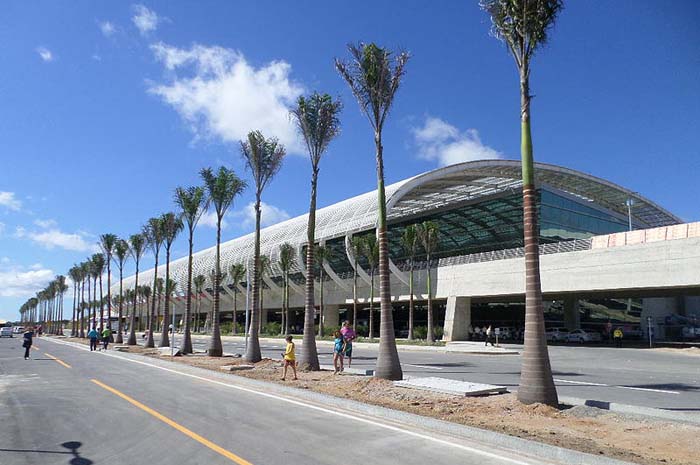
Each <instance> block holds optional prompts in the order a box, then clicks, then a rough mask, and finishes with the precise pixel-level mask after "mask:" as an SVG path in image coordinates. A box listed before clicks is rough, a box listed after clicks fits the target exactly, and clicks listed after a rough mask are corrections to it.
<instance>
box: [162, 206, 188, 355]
mask: <svg viewBox="0 0 700 465" xmlns="http://www.w3.org/2000/svg"><path fill="white" fill-rule="evenodd" d="M161 221H162V223H163V236H164V240H165V282H166V283H168V282H170V249H171V247H172V246H173V242H175V238H176V237H177V235H178V234H180V231H182V228H183V227H184V224H183V223H182V220H181V219H180V217H179V216H177V215H175V213H172V212H170V213H165V214H164V215H163V216H162V217H161ZM165 287H166V297H165V305H164V307H163V332H162V333H161V336H160V346H161V347H168V346H169V345H170V341H169V339H168V322H169V321H170V294H168V292H167V287H168V286H167V285H166V286H165ZM174 330H175V329H174V328H173V331H174Z"/></svg>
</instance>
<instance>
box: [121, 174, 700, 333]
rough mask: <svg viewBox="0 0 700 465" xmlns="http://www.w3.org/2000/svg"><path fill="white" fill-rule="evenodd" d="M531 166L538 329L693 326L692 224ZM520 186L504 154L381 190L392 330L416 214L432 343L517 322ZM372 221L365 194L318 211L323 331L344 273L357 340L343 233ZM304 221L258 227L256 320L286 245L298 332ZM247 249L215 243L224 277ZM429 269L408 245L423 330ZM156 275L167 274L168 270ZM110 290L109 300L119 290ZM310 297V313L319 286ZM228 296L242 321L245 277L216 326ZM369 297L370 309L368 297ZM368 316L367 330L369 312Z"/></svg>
mask: <svg viewBox="0 0 700 465" xmlns="http://www.w3.org/2000/svg"><path fill="white" fill-rule="evenodd" d="M535 170H536V182H537V186H538V195H539V220H540V253H541V257H542V263H541V267H542V285H543V293H544V299H545V301H546V303H545V317H546V321H547V325H548V326H551V327H566V328H568V329H576V328H588V329H593V330H597V331H603V330H604V328H605V327H606V325H607V323H608V322H611V323H613V324H614V325H620V326H623V327H624V328H626V329H627V330H628V332H629V334H630V335H635V334H637V333H638V332H640V331H641V332H644V331H645V328H646V327H648V326H649V324H651V325H652V326H653V331H654V334H655V337H658V338H669V339H674V338H677V337H680V331H681V328H682V327H684V326H688V325H696V324H697V321H696V319H697V316H700V299H698V297H697V295H698V294H700V272H698V270H700V224H699V223H683V221H682V220H681V219H680V218H678V217H677V216H675V215H673V214H672V213H671V212H669V211H667V210H666V209H664V208H663V207H661V206H659V205H657V204H656V203H654V202H653V201H651V200H649V199H646V198H644V197H642V196H640V195H639V194H637V193H635V192H632V191H630V190H628V189H625V188H623V187H621V186H618V185H615V184H613V183H611V182H609V181H606V180H604V179H600V178H596V177H594V176H590V175H588V174H585V173H581V172H578V171H575V170H571V169H568V168H564V167H559V166H554V165H548V164H542V163H537V164H536V165H535ZM521 187H522V181H521V172H520V162H519V161H513V160H483V161H474V162H466V163H460V164H456V165H452V166H447V167H444V168H440V169H436V170H434V171H430V172H427V173H423V174H420V175H418V176H415V177H412V178H409V179H406V180H403V181H400V182H397V183H394V184H391V185H389V186H387V188H386V198H387V215H388V225H389V228H388V229H389V247H390V270H391V289H392V294H393V301H394V312H395V317H394V318H395V327H396V332H397V336H399V337H401V336H404V337H405V335H406V333H407V328H408V321H407V320H408V299H409V287H408V282H409V279H408V272H407V271H408V263H409V262H408V259H409V257H408V256H407V253H406V251H405V250H404V249H403V247H402V245H401V237H402V235H403V232H404V230H405V228H406V227H407V226H409V225H412V224H416V223H420V222H423V221H427V220H430V221H433V222H435V223H436V224H437V225H438V227H439V243H438V246H437V249H436V252H435V253H434V254H433V256H432V263H431V266H430V268H431V277H432V282H433V289H432V294H433V305H434V307H433V311H434V315H435V318H436V327H439V328H440V329H441V330H440V331H439V332H438V335H441V334H442V333H443V332H444V335H443V338H444V339H446V340H461V339H466V338H468V337H469V334H470V330H471V328H473V327H477V326H479V327H480V326H483V325H486V324H493V325H495V326H500V327H510V328H519V327H522V326H523V322H524V303H523V302H524V262H523V255H524V252H523V248H522V247H523V219H522V216H523V215H522V194H521ZM376 220H377V195H376V191H373V192H368V193H366V194H363V195H359V196H357V197H353V198H350V199H347V200H345V201H342V202H339V203H336V204H334V205H330V206H328V207H325V208H321V209H319V210H318V211H317V219H316V238H317V240H318V242H319V243H320V244H322V245H324V246H325V247H327V248H328V249H329V250H330V251H331V254H330V257H329V258H328V259H327V260H326V261H325V262H324V263H323V271H324V276H325V280H324V309H323V315H324V324H325V326H326V327H327V328H330V327H334V326H337V325H338V322H339V321H340V320H342V319H344V318H346V317H349V316H350V315H351V314H352V308H353V277H354V276H355V275H356V276H357V283H358V292H357V297H358V298H357V302H358V305H359V306H358V308H359V312H358V325H359V326H360V331H361V332H362V331H363V330H364V326H365V325H366V324H367V319H368V315H369V312H368V306H369V294H370V286H369V284H370V274H369V270H368V262H367V260H366V259H365V258H364V257H362V256H360V257H355V256H354V255H353V253H352V249H351V247H350V246H349V244H350V241H351V238H352V237H353V236H358V235H359V236H362V235H368V234H374V230H375V226H376ZM306 227H307V215H302V216H298V217H296V218H292V219H289V220H287V221H284V222H281V223H278V224H275V225H272V226H269V227H267V228H264V229H263V230H262V233H261V240H262V245H261V253H262V254H264V255H267V256H268V257H269V258H270V269H269V271H268V273H267V274H265V275H264V276H263V292H264V297H263V306H264V310H263V316H262V319H263V322H274V321H280V319H281V308H282V295H283V292H282V283H283V278H282V271H281V269H280V267H279V251H280V246H281V245H282V244H284V243H289V244H291V245H292V246H293V247H294V248H295V250H296V254H295V255H296V259H295V261H294V263H293V265H292V268H291V273H290V282H291V283H290V306H291V317H290V324H291V327H292V329H296V330H300V329H301V327H302V325H303V302H304V296H303V289H304V280H305V277H304V266H303V263H304V260H303V257H304V251H305V247H306V245H305V241H306ZM253 248H254V234H252V233H251V234H248V235H245V236H242V237H239V238H236V239H233V240H230V241H228V242H224V243H222V245H221V257H222V270H227V269H228V268H229V266H230V265H232V264H237V263H241V264H243V265H246V266H249V265H250V263H251V261H252V257H253ZM421 254H422V255H421ZM214 256H215V250H214V248H213V247H212V248H210V249H206V250H202V251H200V252H198V253H196V254H195V255H194V265H193V266H194V271H193V275H194V276H197V275H200V274H201V275H204V276H207V284H206V285H205V289H204V290H203V292H202V294H201V295H200V297H199V301H200V303H201V306H202V318H204V314H206V312H207V311H208V309H209V308H210V306H211V303H212V300H213V298H212V295H213V290H212V284H211V280H210V279H209V276H210V275H211V272H212V270H213V268H214ZM355 264H357V266H355ZM427 269H428V267H427V263H426V261H425V254H424V253H423V252H422V251H419V255H418V256H417V257H416V263H415V272H414V298H415V299H416V302H415V305H416V312H415V326H417V327H421V326H425V325H426V315H427V312H426V299H427V285H426V284H427V279H426V278H427ZM170 272H171V278H172V279H174V280H175V281H176V282H177V288H176V294H177V295H176V296H175V297H173V299H172V302H173V307H174V308H175V311H176V312H177V314H178V315H179V314H181V313H182V312H183V311H184V301H185V298H184V293H185V292H186V288H187V286H186V281H187V257H183V258H180V259H178V260H175V261H173V262H171V264H170ZM158 274H159V276H161V277H163V276H164V274H165V266H162V267H159V270H158ZM318 274H319V273H316V275H317V279H318ZM152 279H153V270H152V269H151V270H148V271H145V272H142V273H140V275H139V281H140V283H150V282H152ZM375 279H376V278H375ZM133 281H134V277H133V276H132V277H129V278H127V279H125V281H124V286H125V289H128V288H130V287H133ZM377 285H378V283H377ZM112 292H118V286H115V287H114V288H113V289H112ZM316 292H317V294H316V303H317V305H318V303H319V294H318V292H319V286H318V283H317V285H316ZM234 296H235V297H236V300H237V306H238V314H237V322H238V324H243V321H244V312H243V310H244V309H245V302H246V299H245V297H246V282H245V280H244V281H242V282H237V283H233V282H231V281H230V279H229V278H228V277H227V278H225V280H224V283H223V285H222V289H221V298H222V303H221V311H222V315H221V317H222V322H223V323H224V324H225V323H226V322H229V323H230V322H231V319H232V315H233V312H232V310H233V305H234V304H233V300H234ZM375 296H376V297H375V302H376V303H375V308H378V301H379V299H378V291H377V292H375ZM374 313H375V318H376V321H375V323H376V324H378V321H379V312H378V311H377V312H374ZM376 327H378V326H376Z"/></svg>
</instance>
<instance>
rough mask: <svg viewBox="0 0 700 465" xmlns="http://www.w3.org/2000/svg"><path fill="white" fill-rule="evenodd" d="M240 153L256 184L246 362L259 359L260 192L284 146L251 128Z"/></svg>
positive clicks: (279, 160) (273, 172) (276, 168)
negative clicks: (250, 310) (250, 311)
mask: <svg viewBox="0 0 700 465" xmlns="http://www.w3.org/2000/svg"><path fill="white" fill-rule="evenodd" d="M241 152H242V153H243V157H244V158H245V160H246V163H247V166H248V168H249V169H250V171H251V173H252V175H253V181H254V183H255V251H254V254H253V283H252V285H253V288H252V291H253V292H252V293H253V305H252V308H253V312H252V315H251V318H250V334H249V339H248V347H247V350H246V355H245V358H246V360H247V361H248V362H253V363H255V362H259V361H260V360H261V359H262V356H261V354H260V341H259V339H258V321H259V317H260V315H259V313H258V311H257V309H258V305H259V300H260V213H261V208H262V193H263V191H264V190H265V187H267V185H268V183H269V182H270V181H271V180H272V178H274V177H275V175H276V174H277V172H278V171H279V170H280V168H281V167H282V160H283V159H284V156H285V155H286V153H287V152H286V150H285V149H284V146H283V145H282V144H280V143H279V141H278V140H277V139H275V138H270V139H265V136H263V135H262V133H261V132H260V131H252V132H251V133H249V134H248V139H247V140H246V141H241Z"/></svg>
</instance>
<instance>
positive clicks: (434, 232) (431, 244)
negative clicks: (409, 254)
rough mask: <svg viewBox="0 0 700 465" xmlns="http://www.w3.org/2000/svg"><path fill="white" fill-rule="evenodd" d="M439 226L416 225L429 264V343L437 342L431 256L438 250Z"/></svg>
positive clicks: (429, 223) (428, 224)
mask: <svg viewBox="0 0 700 465" xmlns="http://www.w3.org/2000/svg"><path fill="white" fill-rule="evenodd" d="M438 233H439V230H438V225H437V223H435V222H434V221H424V222H422V223H419V224H417V225H416V234H417V235H418V239H419V240H420V243H421V245H422V246H423V250H424V251H425V260H426V262H427V273H428V279H427V288H428V289H427V291H428V334H427V335H426V340H427V341H428V342H434V341H435V331H434V328H433V286H432V280H431V277H430V269H431V268H430V259H431V255H432V254H433V253H434V252H435V251H436V250H437V246H438Z"/></svg>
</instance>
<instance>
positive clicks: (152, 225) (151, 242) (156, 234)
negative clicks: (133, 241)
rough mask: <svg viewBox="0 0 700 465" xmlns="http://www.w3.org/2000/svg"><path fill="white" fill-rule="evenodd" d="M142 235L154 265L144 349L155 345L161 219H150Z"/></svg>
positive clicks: (162, 238) (161, 240) (161, 238)
mask: <svg viewBox="0 0 700 465" xmlns="http://www.w3.org/2000/svg"><path fill="white" fill-rule="evenodd" d="M143 235H144V236H145V238H146V242H147V244H148V246H149V247H150V248H151V251H152V252H153V257H154V260H155V264H154V265H153V289H152V291H153V296H152V299H151V311H150V312H149V313H148V333H147V337H146V347H155V345H156V344H155V341H154V340H153V324H154V320H155V317H156V292H157V291H158V256H159V254H160V247H161V246H162V245H163V240H164V237H163V220H162V218H161V217H154V218H150V219H149V220H148V221H147V222H146V225H145V226H144V228H143Z"/></svg>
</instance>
